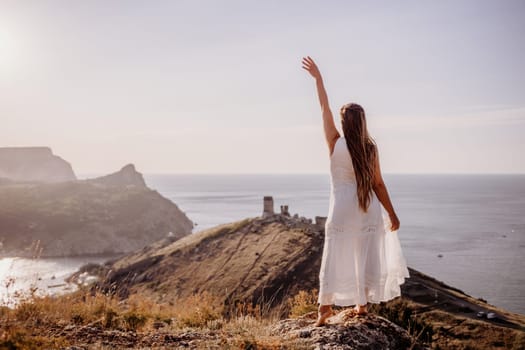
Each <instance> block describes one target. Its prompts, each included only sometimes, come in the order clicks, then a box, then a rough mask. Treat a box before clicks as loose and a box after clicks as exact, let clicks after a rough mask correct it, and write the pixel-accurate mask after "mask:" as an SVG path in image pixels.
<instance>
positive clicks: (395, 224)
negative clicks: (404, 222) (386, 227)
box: [389, 213, 400, 231]
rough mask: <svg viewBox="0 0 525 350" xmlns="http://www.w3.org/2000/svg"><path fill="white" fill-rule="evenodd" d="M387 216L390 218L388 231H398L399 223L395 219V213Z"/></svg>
mask: <svg viewBox="0 0 525 350" xmlns="http://www.w3.org/2000/svg"><path fill="white" fill-rule="evenodd" d="M389 216H390V223H391V226H390V229H391V230H392V231H397V230H399V225H400V223H399V219H398V218H397V215H396V213H392V214H390V215H389Z"/></svg>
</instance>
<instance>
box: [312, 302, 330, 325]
mask: <svg viewBox="0 0 525 350" xmlns="http://www.w3.org/2000/svg"><path fill="white" fill-rule="evenodd" d="M332 314H333V310H332V306H330V305H321V306H320V307H319V312H318V317H317V321H316V322H315V326H316V327H320V326H323V325H325V324H326V319H327V318H328V317H330V316H332Z"/></svg>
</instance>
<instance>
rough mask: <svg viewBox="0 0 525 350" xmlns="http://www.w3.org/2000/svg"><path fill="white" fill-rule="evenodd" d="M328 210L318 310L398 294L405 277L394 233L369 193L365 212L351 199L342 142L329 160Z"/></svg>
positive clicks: (353, 191) (353, 192)
mask: <svg viewBox="0 0 525 350" xmlns="http://www.w3.org/2000/svg"><path fill="white" fill-rule="evenodd" d="M330 176H331V186H330V207H329V210H328V217H327V220H326V225H325V241H324V247H323V257H322V261H321V270H320V272H319V298H318V302H319V303H320V304H321V305H331V304H335V305H340V306H348V305H356V304H360V305H365V304H366V303H367V302H370V303H379V302H381V301H387V300H390V299H392V298H394V297H396V296H399V295H401V290H400V285H401V284H403V282H404V280H405V278H406V277H408V276H409V274H408V269H407V265H406V261H405V258H404V257H403V253H402V251H401V245H400V243H399V238H398V236H397V232H395V231H394V232H392V231H390V220H389V219H388V215H386V213H385V212H384V209H382V206H381V204H380V202H379V200H378V199H377V197H376V195H375V193H373V192H372V197H371V201H370V206H369V207H368V210H367V212H366V213H365V212H364V211H363V210H362V209H361V208H360V207H359V203H358V200H357V185H356V180H355V173H354V167H353V165H352V159H351V157H350V153H349V152H348V148H347V146H346V141H345V139H344V138H342V137H340V138H339V139H337V141H336V143H335V146H334V151H333V153H332V155H331V156H330Z"/></svg>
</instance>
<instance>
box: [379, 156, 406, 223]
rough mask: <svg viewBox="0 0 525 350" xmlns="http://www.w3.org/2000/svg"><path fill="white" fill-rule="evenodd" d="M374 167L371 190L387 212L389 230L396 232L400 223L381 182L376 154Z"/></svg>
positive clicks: (381, 177)
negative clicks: (390, 224)
mask: <svg viewBox="0 0 525 350" xmlns="http://www.w3.org/2000/svg"><path fill="white" fill-rule="evenodd" d="M376 149H377V148H376ZM374 167H375V168H374V179H373V185H372V188H373V190H374V192H375V194H376V196H377V199H379V202H381V204H382V205H383V207H384V208H385V210H386V211H387V213H388V216H389V217H390V222H391V223H392V226H391V228H390V229H391V230H392V231H397V230H398V229H399V225H400V222H399V219H398V217H397V214H396V211H395V210H394V206H393V205H392V202H391V201H390V196H389V195H388V190H387V188H386V185H385V182H384V181H383V176H382V175H381V167H380V165H379V154H377V152H376V160H375V165H374Z"/></svg>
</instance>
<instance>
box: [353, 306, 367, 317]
mask: <svg viewBox="0 0 525 350" xmlns="http://www.w3.org/2000/svg"><path fill="white" fill-rule="evenodd" d="M354 311H355V313H356V314H357V315H358V316H364V315H366V314H368V310H367V309H366V304H365V305H356V306H355V308H354Z"/></svg>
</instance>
